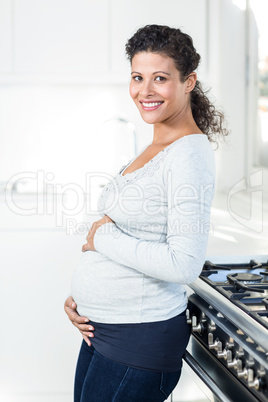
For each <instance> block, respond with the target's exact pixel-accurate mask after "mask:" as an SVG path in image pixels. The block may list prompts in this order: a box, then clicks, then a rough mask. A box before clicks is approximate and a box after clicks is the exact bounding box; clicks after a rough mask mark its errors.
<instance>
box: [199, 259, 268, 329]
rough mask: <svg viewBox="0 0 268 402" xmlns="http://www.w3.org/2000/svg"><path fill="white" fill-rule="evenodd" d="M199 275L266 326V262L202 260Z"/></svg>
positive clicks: (267, 320)
mask: <svg viewBox="0 0 268 402" xmlns="http://www.w3.org/2000/svg"><path fill="white" fill-rule="evenodd" d="M200 278H201V279H202V280H204V281H205V282H207V283H208V284H209V285H210V286H212V287H213V288H214V289H216V290H217V291H218V292H220V293H221V294H222V295H224V296H225V297H226V298H228V299H229V300H230V302H232V303H234V304H235V305H237V306H238V307H240V308H241V309H242V310H244V311H245V312H247V313H248V314H249V315H250V316H251V317H252V318H254V319H255V320H256V321H258V322H259V323H260V324H262V325H263V326H264V327H266V328H267V329H268V261H267V262H265V263H263V262H262V263H260V262H258V261H256V260H250V261H249V262H248V263H234V264H213V263H212V262H210V261H206V262H205V264H204V266H203V270H202V273H201V275H200Z"/></svg>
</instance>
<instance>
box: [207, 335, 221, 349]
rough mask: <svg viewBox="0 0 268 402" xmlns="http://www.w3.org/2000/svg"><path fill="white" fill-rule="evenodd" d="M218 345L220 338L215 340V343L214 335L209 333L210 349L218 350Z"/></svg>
mask: <svg viewBox="0 0 268 402" xmlns="http://www.w3.org/2000/svg"><path fill="white" fill-rule="evenodd" d="M218 343H219V340H218V338H217V339H216V340H215V342H213V334H212V333H211V332H209V334H208V348H209V349H216V350H217V348H218Z"/></svg>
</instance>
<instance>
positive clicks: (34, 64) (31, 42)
mask: <svg viewBox="0 0 268 402" xmlns="http://www.w3.org/2000/svg"><path fill="white" fill-rule="evenodd" d="M107 3H108V0H99V1H94V0H79V1H77V0H56V1H55V0H38V1H36V0H14V40H15V55H14V58H15V72H16V73H39V74H53V73H55V74H57V73H66V74H79V73H82V74H83V73H94V72H98V73H102V72H107V69H108V60H107V53H108V52H107V48H108V43H107V42H108V6H107Z"/></svg>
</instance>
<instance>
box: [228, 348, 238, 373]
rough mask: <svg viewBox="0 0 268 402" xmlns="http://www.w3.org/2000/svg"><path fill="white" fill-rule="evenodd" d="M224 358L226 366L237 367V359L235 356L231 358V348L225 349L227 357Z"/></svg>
mask: <svg viewBox="0 0 268 402" xmlns="http://www.w3.org/2000/svg"><path fill="white" fill-rule="evenodd" d="M226 360H227V366H228V367H233V368H234V369H236V368H237V360H236V358H234V359H233V355H232V352H231V350H228V351H227V358H226Z"/></svg>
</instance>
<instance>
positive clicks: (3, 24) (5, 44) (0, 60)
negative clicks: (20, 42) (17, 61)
mask: <svg viewBox="0 0 268 402" xmlns="http://www.w3.org/2000/svg"><path fill="white" fill-rule="evenodd" d="M11 70H12V12H11V0H1V1H0V73H7V72H11Z"/></svg>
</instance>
